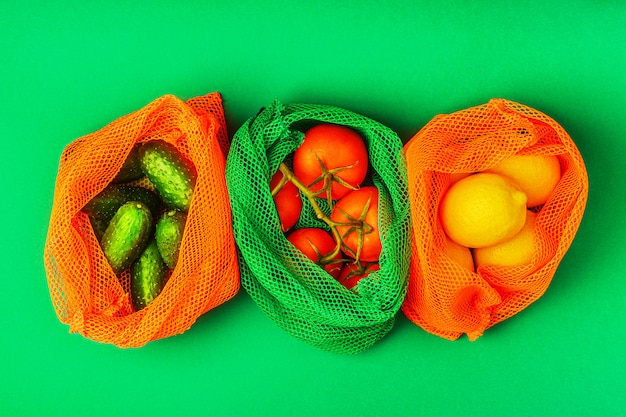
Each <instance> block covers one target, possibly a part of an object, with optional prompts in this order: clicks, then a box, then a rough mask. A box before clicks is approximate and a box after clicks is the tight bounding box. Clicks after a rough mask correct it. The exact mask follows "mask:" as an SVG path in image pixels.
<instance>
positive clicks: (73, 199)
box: [44, 93, 240, 348]
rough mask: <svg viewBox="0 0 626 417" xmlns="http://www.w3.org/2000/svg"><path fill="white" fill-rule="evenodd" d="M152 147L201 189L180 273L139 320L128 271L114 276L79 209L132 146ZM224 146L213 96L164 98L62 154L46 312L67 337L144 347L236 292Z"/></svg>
mask: <svg viewBox="0 0 626 417" xmlns="http://www.w3.org/2000/svg"><path fill="white" fill-rule="evenodd" d="M156 139H161V140H165V141H167V142H169V143H171V144H173V145H174V146H175V147H176V148H177V149H178V150H179V151H180V152H181V153H182V154H183V155H184V156H186V157H187V158H188V159H189V160H190V161H191V162H192V163H193V164H194V165H195V168H196V171H197V180H196V185H195V188H194V194H193V200H192V202H191V206H190V208H189V211H188V214H187V223H186V226H185V231H184V236H183V240H182V243H181V249H180V255H179V258H178V263H177V265H176V268H175V269H174V270H173V272H172V273H171V276H170V277H169V280H168V281H167V284H166V285H165V287H164V288H163V290H162V291H161V293H160V295H158V297H157V298H156V299H154V301H153V302H152V303H151V304H149V305H148V306H147V307H146V308H143V309H141V310H139V311H137V312H135V311H134V310H133V307H132V304H131V300H130V296H129V285H130V277H129V274H128V272H123V273H122V274H121V275H120V276H119V277H118V276H116V275H115V274H114V273H113V270H112V269H111V267H110V265H109V263H108V262H107V259H106V258H105V257H104V254H103V252H102V249H101V247H100V244H99V242H98V240H97V239H96V236H95V235H94V231H93V229H92V227H91V225H90V221H89V219H88V217H87V215H86V214H85V213H84V212H82V211H81V209H82V208H83V207H84V206H85V204H86V203H87V202H89V201H90V200H91V199H92V198H93V197H94V196H95V195H97V194H98V193H99V192H100V191H102V190H103V189H104V188H105V187H106V186H107V185H108V184H109V183H110V182H111V180H112V179H113V178H114V177H115V175H116V174H117V172H118V171H119V170H120V168H121V167H122V164H123V162H124V161H125V159H126V156H127V155H128V154H129V152H130V151H131V148H132V147H133V145H135V144H136V143H138V142H143V141H150V140H156ZM228 147H229V143H228V136H227V132H226V125H225V120H224V113H223V108H222V101H221V96H220V95H219V94H218V93H210V94H207V95H205V96H201V97H196V98H193V99H191V100H189V101H187V102H184V101H181V100H180V99H178V98H176V97H174V96H172V95H165V96H163V97H160V98H158V99H156V100H154V101H153V102H152V103H150V104H148V105H147V106H145V107H144V108H142V109H140V110H138V111H135V112H133V113H130V114H128V115H126V116H123V117H121V118H119V119H117V120H115V121H113V122H111V123H110V124H109V125H107V126H105V127H104V128H102V129H100V130H98V131H96V132H94V133H91V134H88V135H86V136H83V137H81V138H79V139H77V140H75V141H74V142H72V143H70V144H69V145H68V146H67V147H66V148H65V149H64V151H63V153H62V155H61V160H60V164H59V169H58V175H57V179H56V186H55V191H54V201H53V206H52V213H51V216H50V224H49V230H48V235H47V240H46V244H45V250H44V263H45V269H46V273H47V279H48V286H49V290H50V296H51V299H52V304H53V306H54V309H55V311H56V314H57V316H58V318H59V320H60V321H61V322H62V323H64V324H68V325H69V327H70V331H71V332H76V333H80V334H82V335H83V336H85V337H87V338H89V339H92V340H94V341H97V342H102V343H109V344H113V345H117V346H119V347H122V348H128V347H140V346H142V345H145V344H146V343H148V342H150V341H152V340H155V339H160V338H164V337H168V336H172V335H175V334H180V333H183V332H184V331H186V330H188V329H189V328H190V327H191V325H192V324H193V323H194V322H195V321H196V319H197V318H198V317H199V316H200V315H202V314H203V313H205V312H207V311H208V310H210V309H212V308H214V307H216V306H218V305H220V304H222V303H224V302H225V301H227V300H229V299H230V298H232V297H233V296H234V295H235V294H236V293H237V291H238V289H239V286H240V283H239V270H238V265H237V253H236V248H235V241H234V238H233V234H232V223H231V211H230V206H229V201H228V194H227V190H226V181H225V177H224V170H225V155H226V152H227V151H228ZM141 181H146V180H141Z"/></svg>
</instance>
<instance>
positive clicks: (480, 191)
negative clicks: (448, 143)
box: [439, 173, 527, 248]
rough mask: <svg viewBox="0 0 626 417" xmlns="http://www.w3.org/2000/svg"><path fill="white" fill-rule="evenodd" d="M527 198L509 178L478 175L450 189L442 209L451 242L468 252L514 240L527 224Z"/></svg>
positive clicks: (459, 182) (444, 224) (462, 180)
mask: <svg viewBox="0 0 626 417" xmlns="http://www.w3.org/2000/svg"><path fill="white" fill-rule="evenodd" d="M526 211H527V210H526V195H525V194H524V193H523V192H522V191H520V190H519V188H517V187H516V186H515V184H513V182H512V181H510V180H509V179H507V178H506V177H504V176H502V175H498V174H492V173H478V174H474V175H470V176H469V177H466V178H463V179H461V180H459V181H457V182H456V183H454V184H452V186H450V188H448V190H447V192H446V193H445V194H444V195H443V197H442V199H441V203H440V207H439V215H440V219H441V224H442V226H443V229H444V231H445V233H446V235H448V237H449V238H450V239H452V240H453V241H455V242H456V243H458V244H460V245H462V246H466V247H468V248H482V247H485V246H492V245H495V244H498V243H501V242H504V241H505V240H507V239H510V238H512V237H513V236H515V234H517V232H519V231H520V229H521V228H522V227H523V226H524V222H525V221H526Z"/></svg>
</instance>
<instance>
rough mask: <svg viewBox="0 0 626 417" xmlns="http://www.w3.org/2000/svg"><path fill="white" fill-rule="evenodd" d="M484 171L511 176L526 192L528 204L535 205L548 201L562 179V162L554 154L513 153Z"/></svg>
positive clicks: (529, 205)
mask: <svg viewBox="0 0 626 417" xmlns="http://www.w3.org/2000/svg"><path fill="white" fill-rule="evenodd" d="M484 172H492V173H495V174H500V175H504V176H506V177H508V178H510V179H511V180H512V181H513V182H515V184H516V185H517V186H518V187H519V189H520V190H522V191H523V192H524V193H525V194H526V197H527V198H528V201H527V202H526V204H527V206H528V207H535V206H539V205H541V204H544V203H545V202H546V201H548V198H549V197H550V194H552V191H553V190H554V188H555V187H556V185H557V184H558V182H559V180H560V179H561V164H560V163H559V158H558V157H556V156H554V155H512V156H510V157H509V158H507V159H505V160H503V161H502V162H500V163H498V164H497V165H495V166H493V167H491V168H489V169H486V170H485V171H484Z"/></svg>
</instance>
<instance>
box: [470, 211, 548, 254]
mask: <svg viewBox="0 0 626 417" xmlns="http://www.w3.org/2000/svg"><path fill="white" fill-rule="evenodd" d="M536 218H537V215H536V214H535V213H533V212H532V211H529V212H528V213H527V215H526V223H525V224H524V227H522V230H520V231H519V233H517V234H516V235H515V236H513V237H512V238H511V239H509V240H507V241H505V242H503V243H500V244H498V245H493V246H489V247H486V248H479V249H474V262H475V263H476V267H479V266H482V265H500V266H519V265H524V264H527V263H529V262H531V261H532V258H533V253H534V251H535V240H536V229H535V224H536V222H535V220H536Z"/></svg>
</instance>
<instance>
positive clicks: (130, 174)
mask: <svg viewBox="0 0 626 417" xmlns="http://www.w3.org/2000/svg"><path fill="white" fill-rule="evenodd" d="M140 147H141V144H139V143H138V144H135V145H134V146H133V147H132V149H131V150H130V153H129V154H128V156H127V157H126V160H125V161H124V164H123V165H122V167H121V168H120V170H119V172H118V173H117V175H116V176H115V178H113V180H112V181H111V182H113V183H115V184H119V183H123V182H130V181H134V180H138V179H139V178H141V177H143V176H144V174H143V171H142V170H141V163H140V161H139V148H140Z"/></svg>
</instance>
